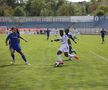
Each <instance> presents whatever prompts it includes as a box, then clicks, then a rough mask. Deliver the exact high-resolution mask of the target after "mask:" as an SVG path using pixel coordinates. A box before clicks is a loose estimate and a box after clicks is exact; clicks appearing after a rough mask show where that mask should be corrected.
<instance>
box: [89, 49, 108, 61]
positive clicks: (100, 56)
mask: <svg viewBox="0 0 108 90" xmlns="http://www.w3.org/2000/svg"><path fill="white" fill-rule="evenodd" d="M90 53H92V54H94V55H95V56H97V57H99V58H101V59H103V60H106V61H108V59H107V58H105V57H103V56H100V55H98V54H96V53H95V52H93V51H91V50H90Z"/></svg>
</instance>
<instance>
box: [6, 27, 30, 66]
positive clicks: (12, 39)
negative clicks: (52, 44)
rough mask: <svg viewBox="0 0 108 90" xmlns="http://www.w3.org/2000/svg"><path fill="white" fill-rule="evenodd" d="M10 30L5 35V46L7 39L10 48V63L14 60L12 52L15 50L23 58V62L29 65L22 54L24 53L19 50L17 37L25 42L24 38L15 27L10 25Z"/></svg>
mask: <svg viewBox="0 0 108 90" xmlns="http://www.w3.org/2000/svg"><path fill="white" fill-rule="evenodd" d="M11 31H12V33H11V34H9V35H8V36H7V38H6V41H5V43H6V46H7V45H8V41H9V49H10V52H11V56H12V61H11V64H14V62H15V55H14V53H15V51H17V52H18V53H19V54H20V55H21V56H22V59H23V60H24V62H25V64H27V65H30V64H29V63H28V62H27V60H26V57H25V56H24V54H23V53H22V51H21V47H20V44H19V38H20V39H22V40H24V41H25V42H27V41H26V40H25V39H23V38H22V37H21V36H19V34H18V33H17V30H16V28H14V27H12V28H11Z"/></svg>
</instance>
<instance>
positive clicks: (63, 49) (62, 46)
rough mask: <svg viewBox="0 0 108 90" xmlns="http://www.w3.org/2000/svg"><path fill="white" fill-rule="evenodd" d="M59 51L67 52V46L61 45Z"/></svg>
mask: <svg viewBox="0 0 108 90" xmlns="http://www.w3.org/2000/svg"><path fill="white" fill-rule="evenodd" d="M59 51H62V52H69V46H68V45H67V44H62V45H61V47H60V48H59Z"/></svg>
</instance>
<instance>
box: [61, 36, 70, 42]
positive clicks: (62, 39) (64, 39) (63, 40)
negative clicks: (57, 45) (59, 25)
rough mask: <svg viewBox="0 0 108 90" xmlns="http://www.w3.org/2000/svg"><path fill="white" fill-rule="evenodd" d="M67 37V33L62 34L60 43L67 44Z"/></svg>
mask: <svg viewBox="0 0 108 90" xmlns="http://www.w3.org/2000/svg"><path fill="white" fill-rule="evenodd" d="M68 39H69V38H68V36H67V35H63V36H62V38H61V44H68Z"/></svg>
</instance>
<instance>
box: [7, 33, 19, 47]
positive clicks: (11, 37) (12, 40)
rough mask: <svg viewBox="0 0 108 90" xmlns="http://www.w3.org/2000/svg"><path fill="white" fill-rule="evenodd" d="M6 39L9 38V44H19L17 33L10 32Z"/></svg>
mask: <svg viewBox="0 0 108 90" xmlns="http://www.w3.org/2000/svg"><path fill="white" fill-rule="evenodd" d="M7 39H8V40H9V45H12V46H14V45H18V44H19V34H18V33H11V34H9V35H8V37H7Z"/></svg>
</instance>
